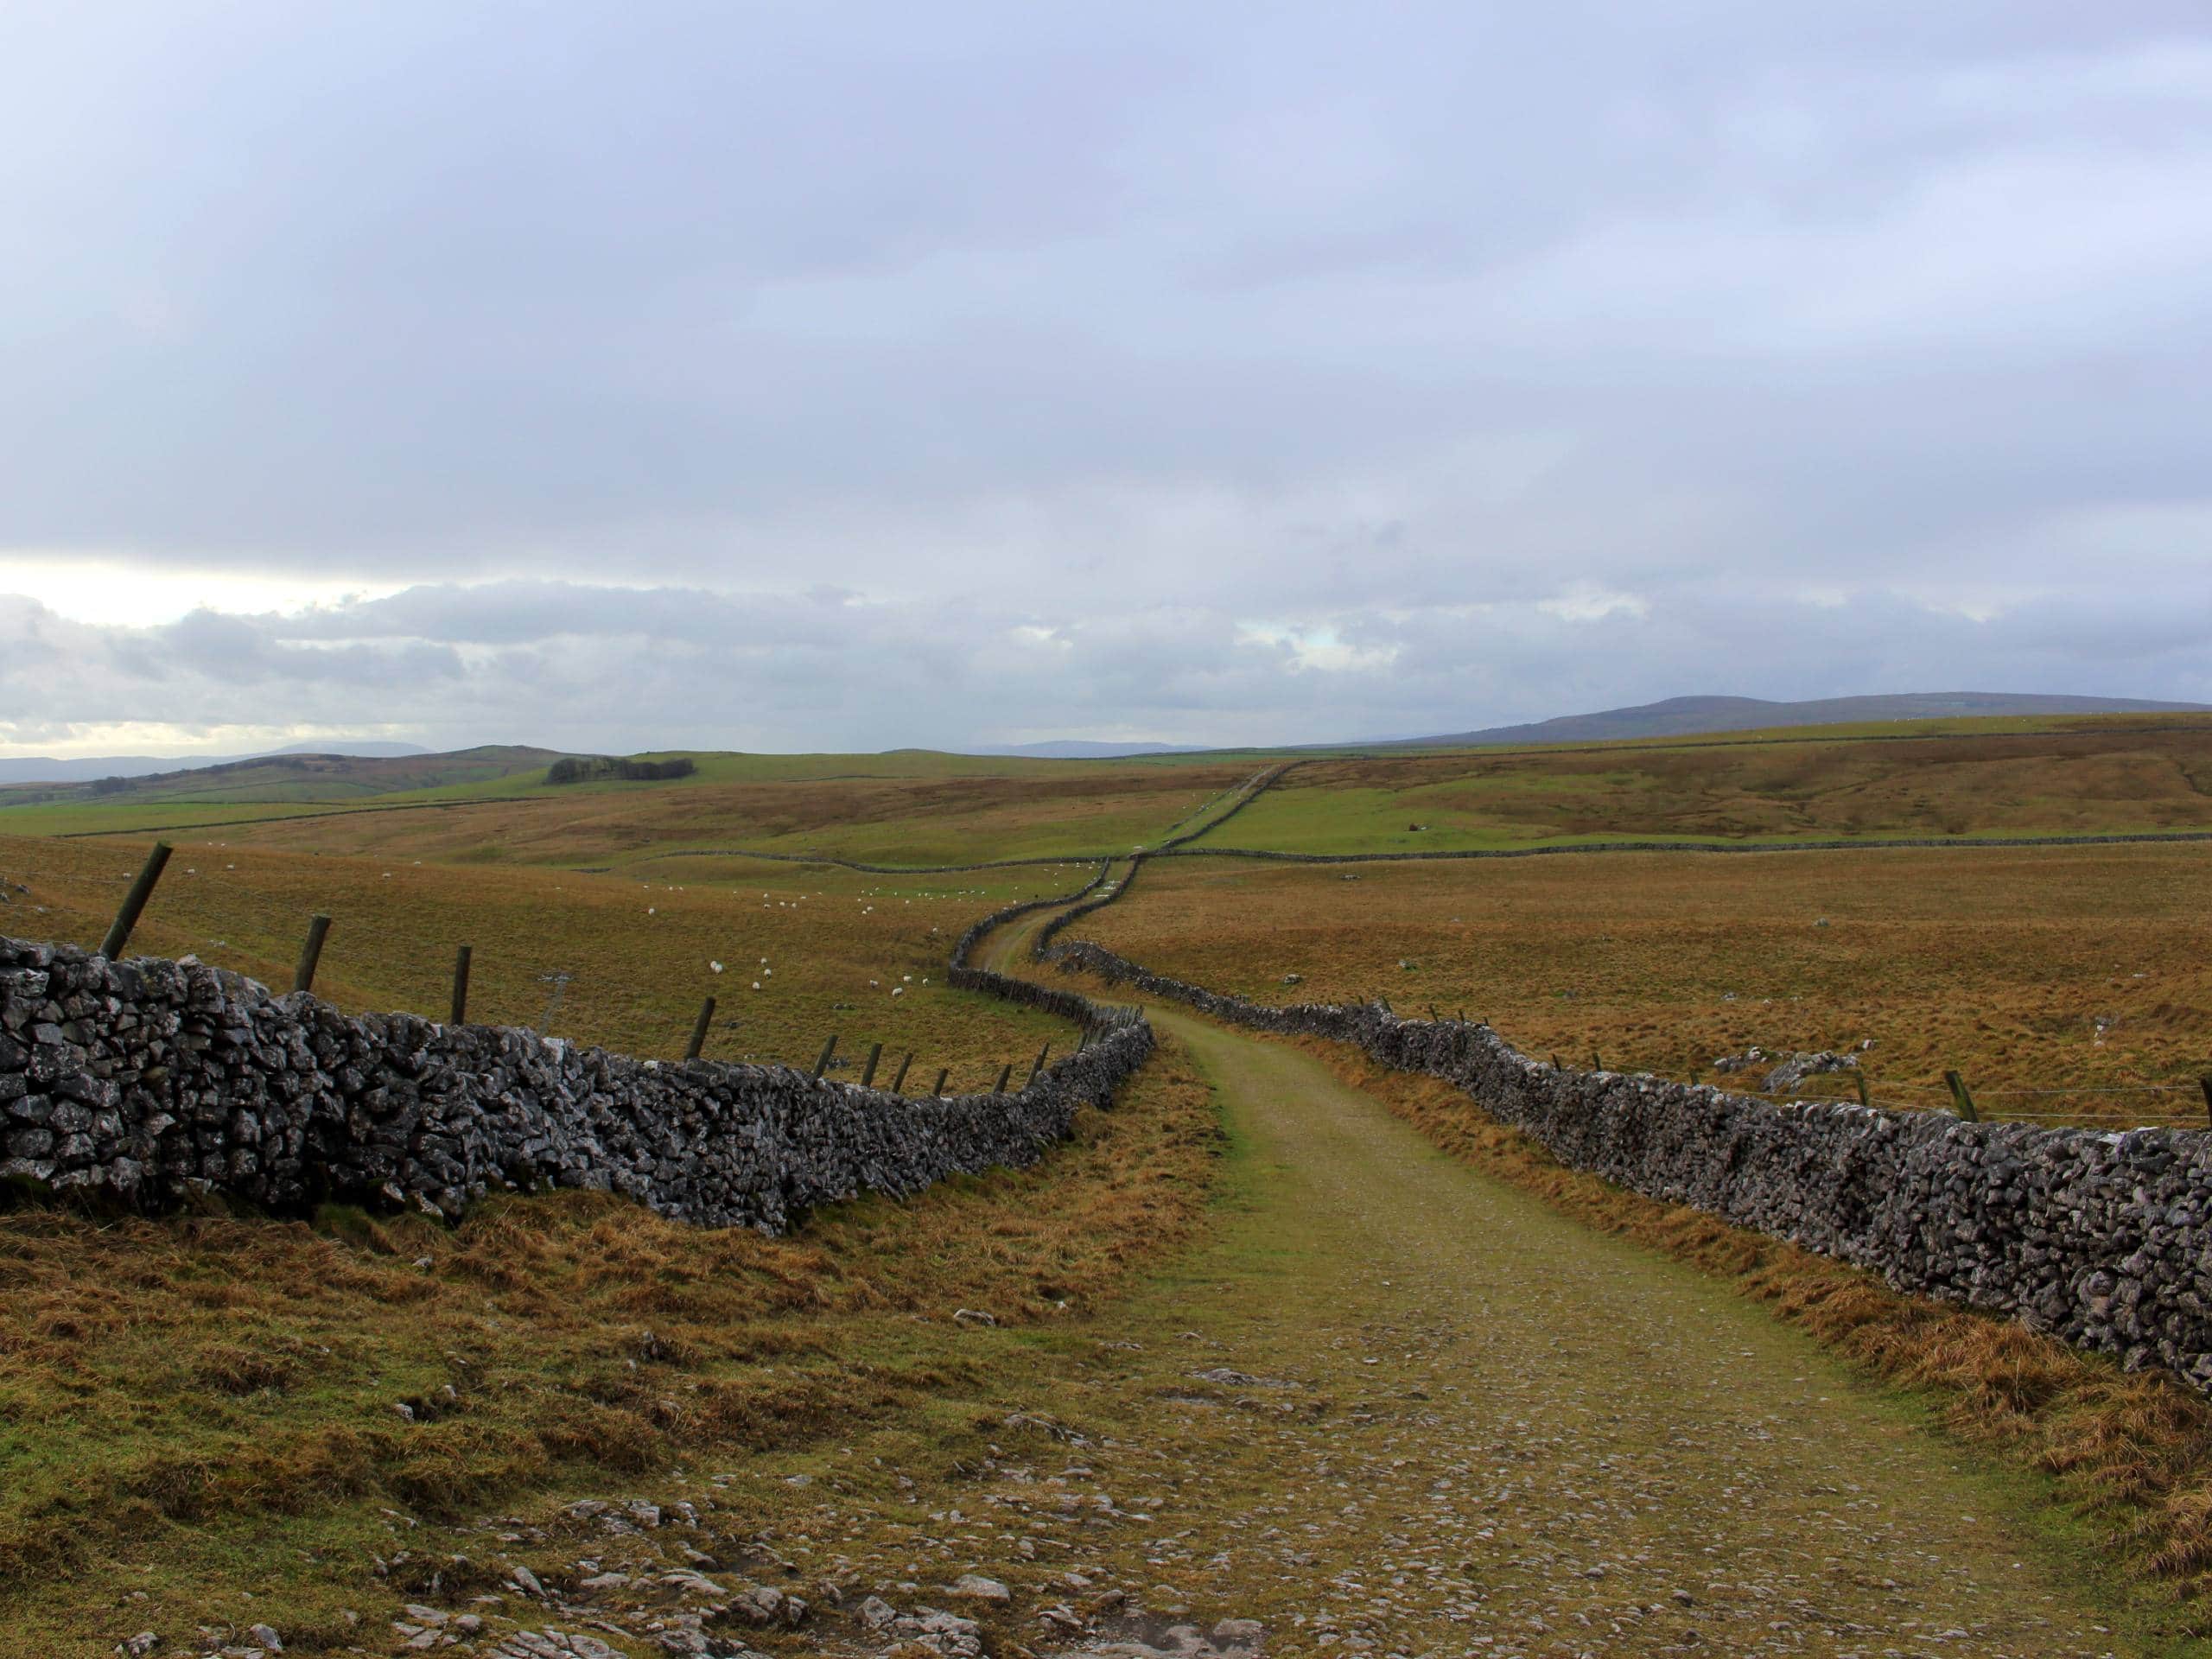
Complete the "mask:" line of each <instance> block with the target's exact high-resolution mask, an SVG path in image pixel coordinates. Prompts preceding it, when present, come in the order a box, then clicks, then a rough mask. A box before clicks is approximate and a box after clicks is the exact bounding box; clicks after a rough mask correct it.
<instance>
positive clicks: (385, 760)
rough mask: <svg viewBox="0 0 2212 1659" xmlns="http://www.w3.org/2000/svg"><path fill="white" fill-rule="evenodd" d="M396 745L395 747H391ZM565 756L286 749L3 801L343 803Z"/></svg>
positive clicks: (492, 749) (527, 768)
mask: <svg viewBox="0 0 2212 1659" xmlns="http://www.w3.org/2000/svg"><path fill="white" fill-rule="evenodd" d="M394 747H398V746H394ZM558 759H560V754H559V752H558V751H556V750H553V749H533V748H525V747H520V746H518V745H512V744H489V745H486V746H485V747H481V748H474V749H457V750H455V751H454V752H453V753H449V754H426V753H423V752H422V751H421V750H419V749H418V750H415V751H412V752H410V753H400V754H326V753H318V752H313V751H308V752H297V751H288V752H286V753H282V754H266V755H251V756H247V757H245V758H244V759H242V760H225V761H219V762H217V763H216V764H214V765H213V766H185V767H180V768H178V769H176V770H175V771H170V772H149V773H146V774H143V775H142V776H139V777H135V778H134V777H126V776H123V775H120V774H115V773H109V774H103V775H102V776H100V777H99V778H98V779H94V780H92V781H91V782H86V783H64V784H44V783H41V784H17V785H13V786H11V787H9V788H7V789H5V790H0V805H7V806H21V805H27V804H35V803H47V802H76V803H90V802H111V801H156V800H172V801H241V802H243V801H338V800H351V799H355V798H363V797H367V796H372V795H391V794H397V793H399V792H400V791H404V790H417V789H442V788H446V787H448V786H449V785H454V784H480V783H487V782H490V781H491V780H492V779H497V778H505V777H510V776H512V774H514V773H516V772H532V771H535V770H537V768H538V767H541V766H546V765H549V764H550V762H552V761H554V760H558Z"/></svg>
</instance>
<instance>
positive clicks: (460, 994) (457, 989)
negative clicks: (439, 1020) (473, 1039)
mask: <svg viewBox="0 0 2212 1659" xmlns="http://www.w3.org/2000/svg"><path fill="white" fill-rule="evenodd" d="M473 954H474V952H472V951H471V950H469V948H468V947H467V945H465V944H464V945H462V946H461V949H460V950H456V951H454V956H453V1019H452V1020H451V1022H450V1023H452V1024H454V1025H456V1026H465V1025H467V1023H468V959H469V957H471V956H472V955H473Z"/></svg>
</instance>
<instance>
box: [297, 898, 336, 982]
mask: <svg viewBox="0 0 2212 1659" xmlns="http://www.w3.org/2000/svg"><path fill="white" fill-rule="evenodd" d="M329 931H330V918H329V917H327V916H310V917H308V939H307V943H306V944H303V945H302V946H301V947H300V965H299V966H298V967H297V968H295V969H293V970H292V988H293V989H294V990H296V991H311V990H313V989H314V988H315V964H316V963H319V962H321V960H322V939H323V935H325V934H326V933H327V932H329Z"/></svg>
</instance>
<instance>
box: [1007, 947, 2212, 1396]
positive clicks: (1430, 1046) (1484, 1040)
mask: <svg viewBox="0 0 2212 1659" xmlns="http://www.w3.org/2000/svg"><path fill="white" fill-rule="evenodd" d="M1050 954H1051V955H1052V957H1053V958H1054V959H1056V960H1057V961H1058V962H1059V963H1060V964H1061V965H1062V966H1063V967H1064V968H1066V969H1071V970H1073V969H1083V970H1085V971H1088V972H1090V973H1093V974H1096V975H1099V976H1103V978H1105V979H1106V980H1108V981H1109V982H1112V983H1115V984H1117V985H1130V986H1133V987H1135V988H1137V989H1139V990H1141V991H1142V992H1143V993H1144V994H1146V995H1149V996H1156V997H1165V998H1169V999H1172V1000H1173V1001H1178V1002H1182V1003H1185V1004H1187V1005H1188V1006H1190V1007H1194V1008H1197V1009H1198V1010H1199V1011H1200V1012H1201V1013H1204V1014H1209V1015H1211V1016H1212V1017H1213V1018H1215V1019H1217V1020H1228V1021H1230V1022H1232V1023H1234V1024H1237V1025H1243V1026H1249V1027H1256V1028H1258V1029H1261V1030H1264V1031H1275V1032H1283V1033H1305V1034H1309V1035H1313V1036H1319V1037H1326V1038H1331V1039H1335V1040H1338V1041H1341V1042H1349V1043H1356V1044H1357V1045H1358V1046H1359V1047H1360V1048H1362V1049H1363V1050H1364V1051H1365V1052H1367V1053H1368V1054H1369V1055H1370V1057H1371V1058H1374V1059H1375V1060H1376V1061H1378V1062H1379V1063H1381V1064H1383V1065H1389V1066H1393V1067H1395V1068H1397V1069H1399V1070H1402V1071H1418V1072H1422V1073H1426V1074H1427V1075H1428V1076H1431V1077H1440V1078H1443V1079H1445V1080H1446V1081H1447V1082H1449V1083H1452V1084H1456V1085H1458V1086H1459V1088H1461V1089H1464V1090H1465V1091H1466V1092H1467V1094H1468V1095H1469V1096H1471V1098H1472V1099H1473V1101H1474V1102H1475V1103H1477V1104H1478V1105H1479V1106H1480V1107H1481V1108H1482V1109H1483V1110H1484V1111H1485V1112H1487V1113H1489V1114H1490V1115H1491V1116H1493V1117H1495V1118H1497V1119H1499V1120H1501V1121H1502V1122H1507V1123H1510V1124H1514V1125H1516V1126H1517V1127H1518V1128H1522V1129H1524V1130H1526V1131H1527V1132H1528V1133H1529V1135H1533V1136H1534V1137H1535V1139H1536V1140H1538V1141H1541V1142H1542V1143H1543V1145H1544V1146H1545V1147H1548V1148H1549V1149H1550V1151H1551V1152H1552V1153H1553V1154H1554V1155H1555V1156H1556V1157H1557V1158H1558V1159H1559V1160H1560V1161H1561V1162H1562V1163H1565V1164H1567V1165H1569V1166H1573V1167H1574V1168H1576V1169H1584V1170H1589V1171H1592V1172H1593V1173H1597V1174H1599V1175H1602V1176H1604V1177H1605V1179H1608V1180H1610V1181H1612V1182H1615V1183H1617V1184H1618V1185H1622V1186H1625V1187H1629V1188H1631V1189H1633V1190H1634V1191H1636V1192H1643V1193H1646V1194H1649V1196H1651V1197H1653V1198H1662V1199H1666V1200H1668V1201H1669V1202H1671V1203H1677V1204H1688V1205H1695V1206H1696V1207H1697V1208H1699V1209H1700V1210H1704V1211H1708V1212H1710V1213H1711V1214H1713V1215H1716V1216H1719V1217H1722V1218H1724V1219H1726V1220H1727V1221H1730V1222H1733V1223H1735V1224H1737V1225H1738V1226H1743V1227H1751V1228H1756V1229H1758V1230H1759V1231H1761V1232H1764V1233H1769V1234H1772V1235H1774V1236H1777V1237H1780V1238H1786V1239H1789V1240H1791V1241H1792V1242H1794V1243H1798V1244H1802V1245H1804V1246H1806V1247H1807V1248H1808V1249H1815V1250H1818V1251H1821V1253H1822V1254H1824V1255H1832V1256H1835V1257H1838V1258H1840V1260H1843V1261H1846V1262H1855V1263H1857V1264H1858V1265H1859V1266H1861V1267H1865V1268H1871V1269H1872V1270H1873V1271H1874V1272H1876V1273H1878V1274H1880V1275H1881V1276H1882V1277H1883V1278H1884V1279H1885V1280H1886V1281H1888V1282H1889V1283H1890V1284H1891V1285H1893V1286H1895V1287H1897V1289H1899V1290H1903V1291H1909V1292H1911V1293H1913V1294H1918V1295H1924V1296H1934V1297H1939V1298H1942V1299H1943V1300H1949V1301H1955V1302H1962V1303H1965V1304H1966V1305H1967V1306H1972V1307H1977V1308H1982V1309H1986V1310H1988V1311H1989V1312H1992V1313H2002V1314H2007V1315H2010V1316H2012V1317H2014V1318H2017V1319H2020V1320H2021V1321H2023V1322H2024V1323H2025V1324H2027V1325H2031V1326H2032V1327H2034V1328H2035V1329H2037V1330H2040V1331H2046V1332H2051V1333H2053V1334H2055V1335H2056V1336H2059V1337H2062V1338H2065V1339H2066V1340H2067V1341H2069V1342H2071V1343H2074V1344H2077V1345H2079V1346H2081V1347H2083V1348H2088V1349H2094V1350H2096V1351H2100V1352H2103V1353H2107V1354H2111V1355H2113V1356H2116V1357H2118V1358H2119V1359H2120V1361H2121V1362H2122V1363H2124V1364H2125V1365H2126V1366H2127V1367H2128V1368H2129V1369H2131V1370H2134V1369H2139V1368H2140V1367H2143V1366H2146V1365H2160V1366H2164V1367H2166V1368H2168V1369H2169V1370H2173V1371H2175V1372H2177V1373H2178V1374H2179V1375H2180V1376H2183V1377H2184V1378H2185V1379H2187V1380H2188V1381H2190V1382H2191V1383H2195V1384H2196V1386H2197V1387H2199V1388H2212V1249H2208V1244H2212V1233H2208V1231H2207V1225H2206V1224H2207V1222H2208V1219H2212V1135H2205V1134H2202V1133H2200V1132H2196V1131H2190V1130H2173V1129H2136V1130H2131V1131H2128V1132H2126V1133H2124V1134H2109V1133H2100V1132H2096V1131H2092V1130H2084V1129H2052V1128H2031V1127H2029V1126H2027V1125H2024V1124H2018V1123H1993V1122H1980V1123H1972V1122H1963V1121H1961V1119H1958V1118H1955V1117H1953V1116H1949V1115H1948V1114H1947V1113H1940V1112H1898V1111H1891V1110H1886V1109H1882V1108H1878V1107H1872V1108H1870V1107H1862V1106H1859V1105H1857V1104H1855V1103H1853V1104H1849V1105H1845V1104H1840V1103H1829V1102H1809V1101H1808V1102H1793V1101H1773V1100H1762V1099H1758V1098H1755V1097H1753V1096H1749V1095H1741V1094H1732V1093H1729V1092H1728V1091H1726V1090H1721V1089H1717V1088H1713V1087H1710V1086H1704V1085H1693V1084H1678V1083H1667V1082H1662V1081H1660V1080H1658V1079H1656V1078H1651V1077H1631V1076H1624V1075H1622V1074H1620V1073H1617V1072H1610V1071H1575V1070H1573V1069H1571V1068H1555V1067H1554V1066H1552V1065H1548V1064H1546V1063H1544V1062H1543V1061H1541V1060H1537V1059H1535V1058H1530V1057H1529V1055H1526V1054H1523V1053H1522V1052H1519V1051H1518V1050H1517V1049H1516V1048H1514V1047H1513V1046H1512V1045H1511V1044H1510V1043H1508V1042H1506V1041H1505V1040H1504V1039H1503V1038H1501V1037H1500V1036H1498V1034H1497V1033H1496V1032H1494V1031H1492V1030H1491V1028H1490V1027H1487V1026H1484V1025H1478V1024H1470V1023H1465V1022H1462V1021H1459V1020H1402V1019H1400V1018H1398V1017H1397V1016H1396V1015H1395V1014H1392V1013H1391V1012H1390V1011H1389V1009H1388V1008H1386V1007H1383V1006H1382V1005H1380V1004H1370V1005H1363V1006H1358V1007H1338V1006H1336V1005H1332V1004H1322V1003H1303V1004H1295V1005H1292V1006H1288V1007H1269V1006H1267V1005H1265V1004H1261V1003H1255V1002H1251V1001H1246V1000H1245V999H1243V998H1242V997H1235V996H1224V995H1220V994H1218V993H1217V992H1214V991H1210V990H1207V989H1206V988H1204V987H1203V986H1198V985H1192V984H1187V983H1185V982H1182V981H1179V980H1175V979H1171V978H1169V977H1167V976H1165V975H1161V974H1155V973H1152V972H1150V971H1148V970H1147V969H1143V968H1141V967H1139V966H1138V965H1137V964H1136V963H1132V962H1129V961H1128V960H1127V959H1126V958H1124V957H1118V956H1116V955H1115V954H1114V953H1113V952H1111V951H1109V950H1105V949H1103V947H1101V946H1099V945H1096V944H1084V943H1078V944H1064V945H1059V946H1058V947H1056V948H1053V949H1052V950H1051V951H1050Z"/></svg>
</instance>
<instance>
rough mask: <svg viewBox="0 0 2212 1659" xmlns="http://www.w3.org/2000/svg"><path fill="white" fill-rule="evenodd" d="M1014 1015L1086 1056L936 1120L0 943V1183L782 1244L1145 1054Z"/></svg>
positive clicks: (1120, 1023)
mask: <svg viewBox="0 0 2212 1659" xmlns="http://www.w3.org/2000/svg"><path fill="white" fill-rule="evenodd" d="M969 971H970V972H971V973H972V971H973V970H969ZM1009 983H1012V982H1009ZM1035 991H1036V994H1035V995H1033V996H1029V997H1027V998H1025V1000H1027V1001H1033V1002H1035V1003H1037V1004H1038V1005H1039V1006H1043V1007H1048V1008H1050V1009H1052V1011H1053V1012H1056V1013H1063V1014H1067V1015H1068V1016H1069V1017H1071V1018H1072V1019H1076V1020H1079V1021H1081V1022H1082V1023H1083V1026H1084V1033H1083V1044H1084V1046H1083V1048H1082V1051H1081V1052H1077V1053H1069V1054H1065V1055H1064V1056H1062V1057H1061V1058H1059V1059H1058V1060H1056V1061H1054V1062H1053V1063H1052V1065H1049V1066H1047V1067H1046V1069H1045V1070H1044V1071H1043V1072H1041V1073H1040V1074H1039V1076H1038V1077H1036V1078H1034V1079H1033V1080H1032V1081H1029V1082H1028V1083H1027V1085H1026V1086H1025V1087H1023V1088H1021V1089H1020V1090H1019V1091H1010V1092H1008V1093H1007V1094H1006V1095H1003V1096H998V1095H961V1096H950V1097H946V1098H944V1099H938V1098H933V1097H929V1096H922V1097H916V1096H901V1095H893V1094H890V1093H887V1092H886V1091H884V1090H874V1089H863V1088H861V1087H859V1086H857V1085H855V1084H849V1083H842V1082H837V1081H834V1080H830V1079H817V1078H814V1077H809V1076H808V1075H806V1074H805V1073H804V1072H800V1071H792V1070H791V1069H789V1068H787V1067H783V1066H762V1065H720V1064H715V1063H710V1062H705V1061H692V1062H677V1063H671V1062H665V1061H654V1060H639V1059H635V1058H630V1057H627V1056H625V1055H620V1054H613V1053H609V1052H606V1051H605V1050H602V1049H597V1048H587V1047H579V1046H575V1045H574V1044H571V1043H568V1042H563V1041H561V1040H559V1039H553V1038H548V1037H543V1036H541V1035H539V1034H538V1033H536V1032H532V1031H528V1030H518V1029H512V1028H507V1027H493V1026H461V1027H452V1026H441V1025H437V1024H434V1023H433V1022H431V1021H429V1020H423V1019H420V1018H417V1017H416V1016H414V1015H412V1014H362V1015H348V1014H341V1013H340V1012H339V1011H338V1010H337V1009H336V1008H334V1007H331V1006H330V1005H328V1004H327V1003H325V1002H322V1001H318V1000H317V999H315V997H312V996H308V995H284V996H278V995H271V994H270V992H269V991H268V990H267V989H265V988H263V987H262V986H260V985H257V984H256V983H254V982H251V981H250V980H246V979H243V978H241V977H239V976H237V975H235V974H230V973H226V972H222V971H219V970H218V969H213V968H210V967H207V966H206V965H204V964H201V963H196V962H194V961H191V960H190V959H187V960H185V961H181V962H170V961H164V960H157V959H150V958H148V959H138V960H132V961H125V962H110V961H108V960H106V959H105V958H104V957H98V956H94V955H92V954H90V953H88V952H86V951H83V950H74V949H72V948H69V947H67V946H60V945H51V944H29V943H26V942H23V941H21V940H16V939H10V938H0V1176H12V1177H18V1178H29V1179H34V1180H36V1181H40V1182H43V1183H47V1184H48V1185H52V1186H54V1187H56V1188H61V1189H70V1188H81V1189H91V1190H95V1191H99V1192H106V1193H110V1194H113V1195H117V1196H118V1197H120V1198H124V1199H126V1200H129V1201H133V1202H138V1203H143V1204H147V1205H156V1204H160V1203H162V1202H164V1201H167V1200H168V1199H171V1198H175V1197H176V1196H177V1195H179V1194H180V1193H181V1192H186V1191H188V1190H190V1189H194V1188H199V1189H201V1190H209V1189H213V1190H218V1191H220V1192H225V1193H227V1194H231V1195H232V1196H235V1197H237V1198H243V1199H246V1200H248V1201H251V1202H252V1203H255V1204H258V1205H265V1206H267V1207H269V1208H270V1209H272V1210H277V1211H299V1210H302V1209H304V1208H305V1207H307V1206H308V1205H312V1204H314V1203H315V1202H317V1201H318V1200H320V1199H322V1198H347V1199H354V1200H364V1201H368V1202H372V1203H382V1204H387V1205H412V1206H417V1207H420V1208H423V1209H424V1210H429V1211H436V1212H438V1213H440V1214H442V1215H446V1216H454V1215H458V1214H459V1213H460V1212H461V1211H462V1210H463V1209H464V1208H465V1207H466V1206H467V1204H468V1203H469V1202H470V1201H471V1200H472V1199H474V1198H479V1197H481V1196H482V1195H484V1194H486V1193H487V1192H501V1191H518V1190H520V1191H530V1190H536V1189H540V1188H544V1187H550V1186H580V1187H593V1188H599V1189H602V1190H608V1191H613V1192H620V1193H624V1194H626V1195H628V1196H629V1197H632V1198H636V1199H637V1200H639V1202H640V1203H642V1204H645V1205H648V1206H650V1207H651V1208H652V1209H654V1210H656V1211H659V1212H661V1213H662V1214H664V1215H668V1216H671V1217H679V1218H681V1219H683V1220H687V1221H693V1222H699V1223H703V1224H709V1225H716V1226H727V1225H742V1226H750V1227H757V1228H760V1229H763V1230H769V1231H777V1230H782V1229H784V1228H785V1227H788V1226H789V1225H791V1224H792V1222H793V1221H794V1220H795V1219H796V1218H797V1217H798V1216H800V1215H801V1214H802V1213H804V1211H806V1210H807V1209H808V1208H810V1206H812V1205H817V1204H821V1203H824V1202H827V1201H829V1200H832V1199H836V1198H845V1197H848V1196H849V1195H852V1194H854V1193H857V1192H892V1193H906V1192H914V1191H916V1190H918V1189H919V1188H921V1187H924V1186H926V1185H929V1184H930V1183H931V1182H932V1181H935V1180H938V1179H941V1178H942V1177H944V1176H945V1175H948V1174H950V1173H954V1172H956V1171H958V1172H966V1173H976V1172H980V1171H982V1170H985V1169H988V1168H990V1167H992V1166H1001V1165H1023V1164H1027V1163H1031V1162H1033V1161H1034V1160H1036V1159H1037V1158H1038V1157H1039V1155H1040V1154H1042V1153H1043V1152H1044V1150H1045V1149H1046V1147H1049V1146H1051V1145H1052V1143H1053V1142H1054V1141H1058V1140H1059V1139H1060V1138H1062V1137H1063V1136H1064V1135H1065V1134H1066V1133H1067V1131H1068V1128H1069V1124H1070V1122H1071V1119H1072V1118H1073V1116H1074V1115H1075V1113H1076V1112H1077V1109H1080V1108H1082V1107H1084V1106H1086V1105H1099V1104H1104V1103H1106V1102H1107V1101H1108V1100H1109V1097H1110V1095H1111V1093H1112V1091H1113V1090H1114V1088H1115V1086H1116V1084H1119V1083H1121V1082H1122V1079H1124V1078H1125V1077H1128V1075H1129V1073H1130V1072H1131V1071H1134V1070H1135V1068H1136V1067H1137V1066H1138V1065H1141V1063H1142V1061H1143V1059H1144V1058H1145V1057H1146V1055H1147V1054H1148V1053H1149V1052H1151V1048H1152V1033H1151V1029H1150V1027H1147V1026H1146V1025H1145V1024H1144V1022H1143V1021H1142V1020H1141V1019H1140V1018H1136V1017H1135V1016H1134V1015H1133V1014H1131V1013H1130V1012H1129V1011H1128V1010H1122V1009H1107V1008H1099V1007H1093V1005H1091V1004H1090V1002H1089V1001H1086V1000H1085V999H1084V998H1083V997H1080V996H1077V995H1075V994H1074V993H1072V992H1071V991H1066V990H1062V989H1058V988H1052V987H1049V986H1047V987H1039V988H1035Z"/></svg>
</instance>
